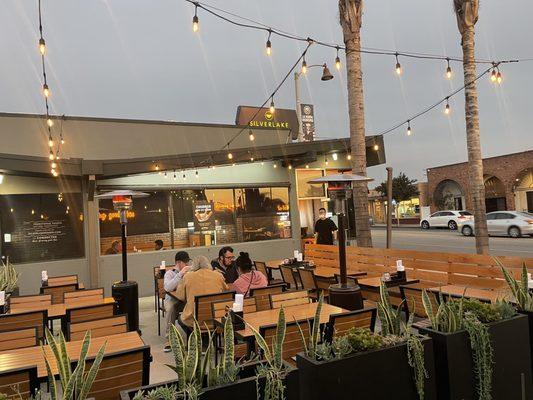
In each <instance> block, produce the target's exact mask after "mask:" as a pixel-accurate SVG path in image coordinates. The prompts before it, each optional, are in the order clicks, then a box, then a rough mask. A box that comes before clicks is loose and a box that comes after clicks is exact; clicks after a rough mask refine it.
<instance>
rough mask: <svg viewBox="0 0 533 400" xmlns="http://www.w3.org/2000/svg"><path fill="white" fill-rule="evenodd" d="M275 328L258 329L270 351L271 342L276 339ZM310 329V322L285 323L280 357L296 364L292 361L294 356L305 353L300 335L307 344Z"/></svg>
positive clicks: (264, 327)
mask: <svg viewBox="0 0 533 400" xmlns="http://www.w3.org/2000/svg"><path fill="white" fill-rule="evenodd" d="M298 325H299V327H298ZM276 328H277V324H272V325H266V326H260V327H259V333H260V334H261V336H262V337H263V338H264V339H265V342H266V344H267V345H268V347H269V348H270V349H272V342H273V340H274V338H275V337H276ZM310 328H311V322H310V321H309V320H300V321H292V322H287V324H286V329H285V341H284V342H283V351H282V353H281V357H282V358H283V359H284V360H285V361H287V362H289V363H291V364H293V365H295V364H296V362H295V361H294V357H295V356H296V354H298V353H300V352H302V351H305V344H304V343H303V342H302V334H303V337H304V340H305V342H306V343H308V342H309V336H310V332H311V329H310ZM300 329H301V332H300Z"/></svg>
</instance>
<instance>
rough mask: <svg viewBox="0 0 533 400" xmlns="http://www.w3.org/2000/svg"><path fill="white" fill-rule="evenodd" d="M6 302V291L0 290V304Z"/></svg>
mask: <svg viewBox="0 0 533 400" xmlns="http://www.w3.org/2000/svg"><path fill="white" fill-rule="evenodd" d="M4 304H6V292H4V291H3V290H2V291H0V306H3V305H4Z"/></svg>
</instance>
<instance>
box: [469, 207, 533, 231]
mask: <svg viewBox="0 0 533 400" xmlns="http://www.w3.org/2000/svg"><path fill="white" fill-rule="evenodd" d="M487 230H488V231H489V235H494V236H511V237H513V238H518V237H521V236H524V235H529V236H533V214H532V213H529V212H525V211H494V212H490V213H488V214H487ZM459 231H460V232H461V233H462V234H463V235H465V236H472V235H473V234H474V219H471V220H468V221H465V222H463V223H461V224H460V225H459Z"/></svg>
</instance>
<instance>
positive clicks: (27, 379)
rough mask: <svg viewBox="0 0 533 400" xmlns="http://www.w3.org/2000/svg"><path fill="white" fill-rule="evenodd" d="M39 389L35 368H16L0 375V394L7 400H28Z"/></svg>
mask: <svg viewBox="0 0 533 400" xmlns="http://www.w3.org/2000/svg"><path fill="white" fill-rule="evenodd" d="M38 389H39V380H38V378H37V367H36V366H33V367H25V368H17V369H12V370H9V371H5V372H2V373H1V374H0V393H3V394H5V395H6V398H7V399H10V400H19V399H29V398H31V396H32V395H34V394H35V392H36V391H37V390H38Z"/></svg>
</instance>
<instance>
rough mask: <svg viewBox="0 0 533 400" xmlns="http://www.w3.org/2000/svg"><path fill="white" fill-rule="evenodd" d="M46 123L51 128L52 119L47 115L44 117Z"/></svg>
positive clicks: (52, 124)
mask: <svg viewBox="0 0 533 400" xmlns="http://www.w3.org/2000/svg"><path fill="white" fill-rule="evenodd" d="M46 125H48V127H49V128H51V127H52V126H54V121H53V120H52V118H50V117H48V118H47V119H46Z"/></svg>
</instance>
